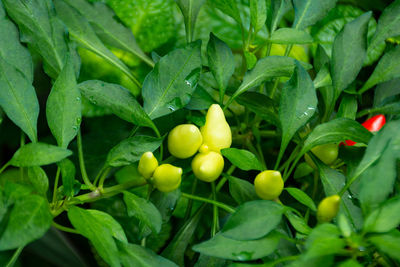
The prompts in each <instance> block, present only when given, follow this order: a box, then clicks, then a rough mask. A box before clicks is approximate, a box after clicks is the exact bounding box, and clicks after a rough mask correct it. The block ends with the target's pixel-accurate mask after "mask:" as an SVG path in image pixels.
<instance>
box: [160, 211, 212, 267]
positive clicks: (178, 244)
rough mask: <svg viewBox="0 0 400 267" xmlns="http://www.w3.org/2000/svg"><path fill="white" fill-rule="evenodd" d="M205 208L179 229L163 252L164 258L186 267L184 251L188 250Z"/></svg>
mask: <svg viewBox="0 0 400 267" xmlns="http://www.w3.org/2000/svg"><path fill="white" fill-rule="evenodd" d="M204 208H205V205H203V206H202V207H200V208H199V209H198V210H197V211H196V213H195V214H194V215H193V216H192V217H191V218H190V219H189V220H187V221H186V222H185V224H184V225H183V226H182V227H181V228H180V229H179V231H178V233H176V235H175V236H174V238H173V239H172V241H171V242H169V244H168V246H167V247H166V248H165V249H164V250H163V252H162V256H163V257H166V258H168V259H170V260H172V261H174V262H175V263H177V264H178V265H179V266H184V262H185V261H184V253H182V251H186V248H187V247H188V246H189V243H190V242H191V241H192V238H193V234H194V233H195V231H196V228H197V226H198V224H199V221H200V218H201V216H202V214H203V211H204Z"/></svg>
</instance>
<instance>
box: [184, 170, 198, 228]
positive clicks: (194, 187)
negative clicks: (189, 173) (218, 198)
mask: <svg viewBox="0 0 400 267" xmlns="http://www.w3.org/2000/svg"><path fill="white" fill-rule="evenodd" d="M197 183H198V179H197V178H194V182H193V184H192V192H191V194H192V195H194V194H196V188H197ZM192 208H193V199H189V200H188V204H187V207H186V212H185V217H184V221H187V220H188V219H189V218H190V215H191V213H192Z"/></svg>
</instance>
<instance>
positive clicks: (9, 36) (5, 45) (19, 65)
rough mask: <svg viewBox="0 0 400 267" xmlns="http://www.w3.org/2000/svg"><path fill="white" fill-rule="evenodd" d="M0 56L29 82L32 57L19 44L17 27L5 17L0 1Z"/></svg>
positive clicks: (30, 81)
mask: <svg viewBox="0 0 400 267" xmlns="http://www.w3.org/2000/svg"><path fill="white" fill-rule="evenodd" d="M0 36H2V38H1V40H0V57H1V58H3V59H4V60H5V61H6V62H7V63H9V64H10V65H12V66H14V67H15V68H16V69H17V70H19V71H20V72H22V73H23V74H24V75H25V77H26V78H27V80H28V81H29V83H32V81H33V64H32V57H31V54H30V53H29V51H28V49H27V48H26V47H24V46H23V45H21V44H20V40H19V39H20V38H19V32H18V29H17V27H16V26H15V25H14V24H13V23H12V22H11V21H10V20H9V19H8V18H7V17H6V13H5V10H4V8H3V4H2V3H1V2H0Z"/></svg>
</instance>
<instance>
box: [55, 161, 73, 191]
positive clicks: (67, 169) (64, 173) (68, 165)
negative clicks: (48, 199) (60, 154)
mask: <svg viewBox="0 0 400 267" xmlns="http://www.w3.org/2000/svg"><path fill="white" fill-rule="evenodd" d="M58 165H59V167H60V169H61V177H62V184H63V192H64V194H65V195H66V196H67V197H72V196H74V183H75V173H76V170H75V165H74V163H72V161H70V160H69V159H63V160H62V161H60V163H59V164H58Z"/></svg>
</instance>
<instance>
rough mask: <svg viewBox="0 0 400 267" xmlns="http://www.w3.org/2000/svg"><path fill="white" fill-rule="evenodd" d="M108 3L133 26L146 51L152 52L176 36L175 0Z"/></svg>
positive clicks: (126, 23)
mask: <svg viewBox="0 0 400 267" xmlns="http://www.w3.org/2000/svg"><path fill="white" fill-rule="evenodd" d="M107 5H108V6H110V7H111V8H112V9H113V10H114V11H115V13H116V14H117V16H118V18H119V19H121V21H122V22H123V23H124V24H125V25H127V26H129V27H130V28H131V30H132V32H133V35H134V36H135V37H136V40H137V42H138V44H139V45H140V47H141V48H142V49H143V51H145V52H151V51H153V50H154V49H156V48H157V47H159V46H161V45H163V44H165V43H167V42H168V41H170V40H171V38H174V37H176V29H177V28H176V27H177V25H176V24H175V23H176V21H175V16H176V15H175V14H176V13H174V12H175V10H176V9H175V4H174V2H173V1H165V0H152V1H148V0H135V1H132V0H107ZM133 14H134V15H133ZM154 18H157V19H154Z"/></svg>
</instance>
